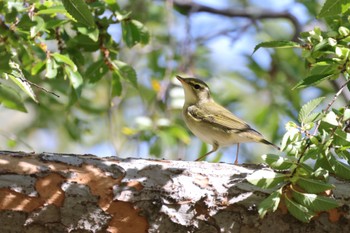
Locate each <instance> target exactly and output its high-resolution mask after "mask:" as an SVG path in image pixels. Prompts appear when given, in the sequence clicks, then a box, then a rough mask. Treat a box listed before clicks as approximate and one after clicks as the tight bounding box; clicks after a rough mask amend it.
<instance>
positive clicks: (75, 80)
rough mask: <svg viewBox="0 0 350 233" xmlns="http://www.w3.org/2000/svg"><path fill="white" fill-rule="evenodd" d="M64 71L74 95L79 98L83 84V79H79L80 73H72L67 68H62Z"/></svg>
mask: <svg viewBox="0 0 350 233" xmlns="http://www.w3.org/2000/svg"><path fill="white" fill-rule="evenodd" d="M64 71H65V73H66V75H67V76H68V78H69V80H70V83H71V84H72V87H73V88H74V90H75V92H76V94H77V95H78V96H80V92H81V87H82V84H83V78H82V77H81V75H80V73H79V72H78V71H73V70H72V69H71V68H70V67H69V66H66V67H64Z"/></svg>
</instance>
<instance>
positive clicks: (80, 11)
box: [62, 0, 95, 27]
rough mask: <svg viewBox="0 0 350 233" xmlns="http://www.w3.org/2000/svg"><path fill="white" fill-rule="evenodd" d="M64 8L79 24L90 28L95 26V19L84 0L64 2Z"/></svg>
mask: <svg viewBox="0 0 350 233" xmlns="http://www.w3.org/2000/svg"><path fill="white" fill-rule="evenodd" d="M62 3H63V6H64V8H65V9H66V10H67V12H68V13H69V14H70V15H72V16H73V17H74V19H76V20H77V21H78V22H79V23H82V24H84V25H86V26H89V27H94V26H95V19H94V17H93V15H92V14H91V11H90V9H89V7H88V5H86V3H85V1H83V0H62Z"/></svg>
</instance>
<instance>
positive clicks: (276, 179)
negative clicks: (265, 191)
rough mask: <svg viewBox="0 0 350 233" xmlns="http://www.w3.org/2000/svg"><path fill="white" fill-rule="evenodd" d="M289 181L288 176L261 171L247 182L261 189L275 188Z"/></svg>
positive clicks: (248, 178)
mask: <svg viewBox="0 0 350 233" xmlns="http://www.w3.org/2000/svg"><path fill="white" fill-rule="evenodd" d="M286 179H288V175H286V174H279V173H275V172H273V171H267V170H260V171H256V172H254V173H253V174H250V175H248V176H247V181H248V182H249V183H251V184H253V185H256V186H258V187H260V188H273V187H275V186H277V185H278V184H280V183H282V182H284V181H285V180H286Z"/></svg>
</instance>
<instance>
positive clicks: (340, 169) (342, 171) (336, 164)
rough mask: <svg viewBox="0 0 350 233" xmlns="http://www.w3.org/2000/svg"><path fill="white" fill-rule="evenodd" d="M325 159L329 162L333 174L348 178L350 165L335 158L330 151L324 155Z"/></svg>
mask: <svg viewBox="0 0 350 233" xmlns="http://www.w3.org/2000/svg"><path fill="white" fill-rule="evenodd" d="M326 159H327V161H328V163H329V166H330V168H331V169H332V171H331V172H333V173H334V174H335V175H337V176H339V177H340V178H344V179H347V180H350V166H349V165H347V164H345V163H343V162H341V161H339V160H337V159H336V158H335V157H334V156H333V155H332V154H331V153H328V154H327V155H326Z"/></svg>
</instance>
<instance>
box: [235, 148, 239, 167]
mask: <svg viewBox="0 0 350 233" xmlns="http://www.w3.org/2000/svg"><path fill="white" fill-rule="evenodd" d="M238 152H239V143H238V144H237V151H236V160H235V165H237V164H238Z"/></svg>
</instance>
